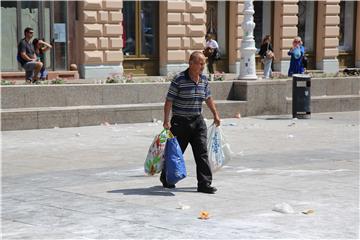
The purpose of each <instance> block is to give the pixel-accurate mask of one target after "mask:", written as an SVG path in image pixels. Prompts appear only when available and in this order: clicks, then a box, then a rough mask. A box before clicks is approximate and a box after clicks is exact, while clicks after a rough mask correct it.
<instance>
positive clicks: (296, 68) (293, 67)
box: [288, 37, 305, 77]
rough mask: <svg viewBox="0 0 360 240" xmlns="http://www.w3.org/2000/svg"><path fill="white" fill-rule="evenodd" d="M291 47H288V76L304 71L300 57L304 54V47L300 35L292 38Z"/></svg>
mask: <svg viewBox="0 0 360 240" xmlns="http://www.w3.org/2000/svg"><path fill="white" fill-rule="evenodd" d="M292 45H293V46H292V48H290V50H289V52H288V55H289V56H291V59H290V67H289V71H288V76H289V77H291V76H292V75H293V74H298V73H304V66H303V63H302V59H303V57H304V54H305V50H304V47H303V46H302V41H301V38H300V37H296V38H294V40H293V43H292Z"/></svg>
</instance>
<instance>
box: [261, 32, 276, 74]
mask: <svg viewBox="0 0 360 240" xmlns="http://www.w3.org/2000/svg"><path fill="white" fill-rule="evenodd" d="M259 55H260V56H261V59H262V62H263V64H264V78H265V79H267V78H270V77H271V76H272V69H271V65H272V62H273V59H274V57H275V55H274V50H273V48H272V45H271V36H270V35H266V36H265V37H264V39H263V41H262V44H261V47H260V51H259Z"/></svg>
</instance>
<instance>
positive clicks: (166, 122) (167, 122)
mask: <svg viewBox="0 0 360 240" xmlns="http://www.w3.org/2000/svg"><path fill="white" fill-rule="evenodd" d="M171 107H172V101H170V100H166V101H165V105H164V124H163V126H164V128H165V129H170V128H171V124H170V110H171Z"/></svg>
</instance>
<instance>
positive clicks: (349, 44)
mask: <svg viewBox="0 0 360 240" xmlns="http://www.w3.org/2000/svg"><path fill="white" fill-rule="evenodd" d="M355 9H356V8H355V2H354V1H341V2H340V36H339V50H340V51H341V52H351V51H353V50H354V26H355Z"/></svg>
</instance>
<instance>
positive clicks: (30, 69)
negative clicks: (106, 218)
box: [17, 27, 43, 83]
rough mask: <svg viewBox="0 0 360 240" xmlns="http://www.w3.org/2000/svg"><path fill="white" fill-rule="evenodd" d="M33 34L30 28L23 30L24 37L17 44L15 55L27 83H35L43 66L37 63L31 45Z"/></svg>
mask: <svg viewBox="0 0 360 240" xmlns="http://www.w3.org/2000/svg"><path fill="white" fill-rule="evenodd" d="M33 34H34V30H33V29H32V28H30V27H27V28H25V30H24V35H25V37H24V38H23V39H21V41H20V42H19V45H18V54H17V60H18V61H19V63H20V64H21V66H22V67H23V68H24V69H25V80H26V82H29V83H31V82H37V80H38V74H39V72H40V70H41V68H42V66H43V63H42V62H39V61H37V57H36V54H35V50H34V46H33V45H32V44H31V39H32V37H33Z"/></svg>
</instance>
